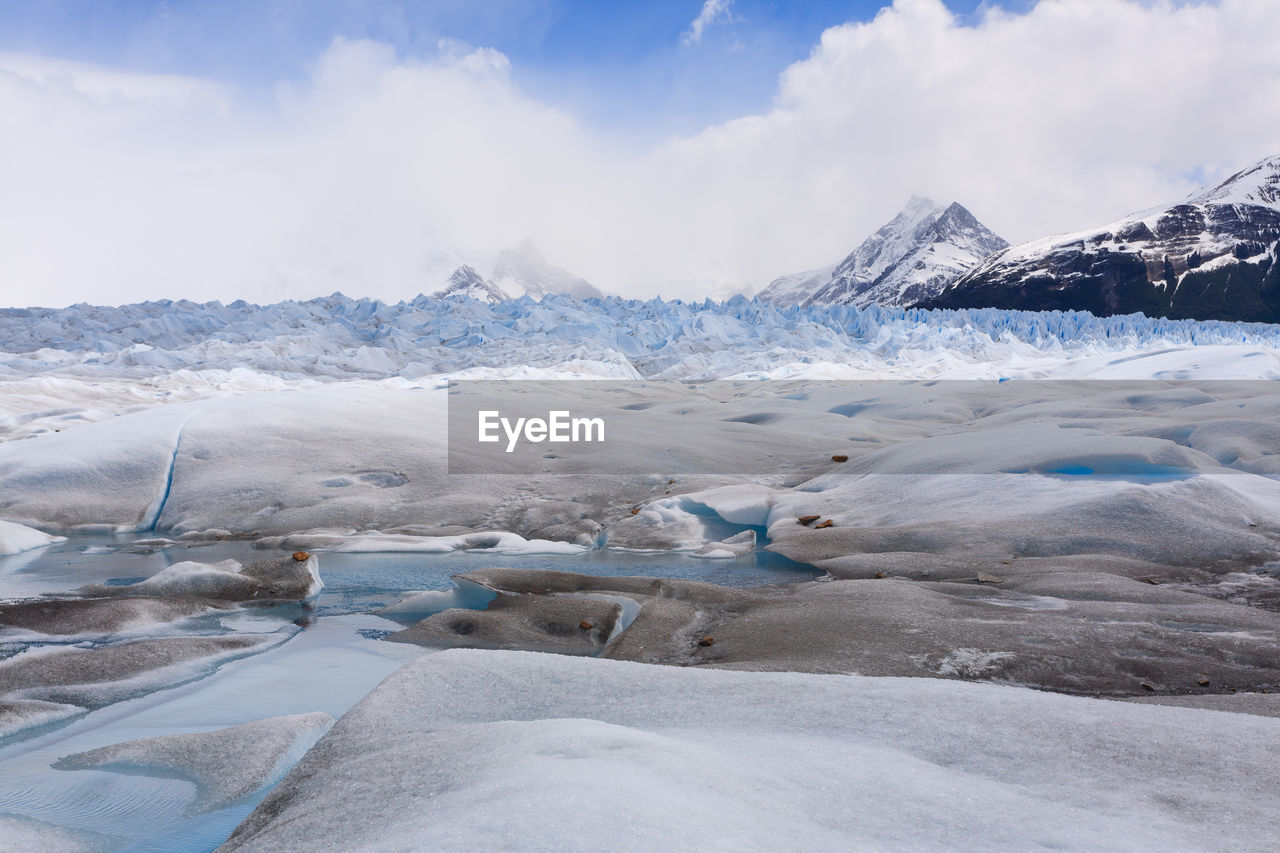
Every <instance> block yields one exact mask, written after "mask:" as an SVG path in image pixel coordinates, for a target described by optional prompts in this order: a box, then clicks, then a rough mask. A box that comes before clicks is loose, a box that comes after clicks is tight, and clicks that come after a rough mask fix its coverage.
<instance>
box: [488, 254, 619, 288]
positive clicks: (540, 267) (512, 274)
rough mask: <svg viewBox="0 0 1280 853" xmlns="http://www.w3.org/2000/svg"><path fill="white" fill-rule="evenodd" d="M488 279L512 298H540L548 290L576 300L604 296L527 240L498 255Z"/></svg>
mask: <svg viewBox="0 0 1280 853" xmlns="http://www.w3.org/2000/svg"><path fill="white" fill-rule="evenodd" d="M491 278H492V280H493V283H494V284H495V285H497V286H498V287H499V288H501V289H502V290H503V292H505V293H508V294H510V295H511V296H512V297H520V296H530V297H533V298H534V299H541V298H542V297H544V296H546V295H547V294H548V293H563V294H566V295H568V296H573V297H576V298H578V299H604V296H605V295H604V293H602V292H601V291H600V290H599V289H598V288H596V287H595V286H594V285H592V284H591V283H590V282H589V281H587V280H586V279H583V278H579V277H578V276H576V275H574V274H573V273H571V272H569V271H568V270H564V269H561V268H560V267H556V266H552V265H551V264H549V263H547V261H546V260H545V259H544V258H543V257H542V253H541V252H539V251H538V249H537V247H536V246H534V245H533V243H531V242H529V241H528V240H526V241H524V242H523V243H521V244H520V245H519V246H518V247H517V248H515V249H507V250H506V251H504V252H502V253H500V254H499V255H498V261H497V263H496V264H495V265H494V268H493V275H492V276H491Z"/></svg>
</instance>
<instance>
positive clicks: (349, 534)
mask: <svg viewBox="0 0 1280 853" xmlns="http://www.w3.org/2000/svg"><path fill="white" fill-rule="evenodd" d="M255 545H257V546H260V547H263V548H309V549H311V550H315V551H338V552H341V553H345V554H374V553H396V552H403V553H416V554H449V553H452V552H454V551H483V552H484V553H486V554H529V555H533V554H581V553H583V552H584V551H586V550H588V549H587V547H586V546H585V545H578V544H576V543H573V542H553V541H551V540H548V539H532V540H530V539H525V538H524V537H523V536H520V535H519V534H516V533H509V532H507V531H505V530H489V531H483V532H479V533H467V534H460V535H454V536H429V535H418V534H404V533H382V532H380V531H377V530H365V531H361V532H356V531H354V530H312V531H302V532H299V533H291V534H289V535H287V536H264V537H262V539H260V540H259V541H258V542H256V543H255Z"/></svg>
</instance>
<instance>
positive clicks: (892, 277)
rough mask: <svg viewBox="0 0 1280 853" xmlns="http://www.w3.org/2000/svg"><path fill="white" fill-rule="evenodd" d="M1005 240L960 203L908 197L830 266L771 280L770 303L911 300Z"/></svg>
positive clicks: (764, 295) (935, 289)
mask: <svg viewBox="0 0 1280 853" xmlns="http://www.w3.org/2000/svg"><path fill="white" fill-rule="evenodd" d="M1008 245H1009V244H1008V243H1007V242H1005V240H1004V239H1003V238H1001V237H1000V236H999V235H997V234H995V233H994V232H993V231H991V230H990V229H989V228H987V227H986V226H985V225H983V224H982V223H981V222H979V221H978V220H977V218H976V217H974V215H973V214H972V213H970V212H969V211H968V210H966V209H965V208H964V207H963V206H962V205H960V204H959V203H956V202H953V203H952V204H950V205H949V206H947V207H946V208H942V207H940V206H938V205H937V204H935V203H934V202H933V201H932V200H931V199H928V198H923V197H921V196H912V198H911V200H910V201H909V202H907V206H906V207H904V208H903V209H902V211H901V212H900V213H899V214H898V215H897V216H895V217H894V218H893V219H892V220H890V221H889V222H888V223H887V224H886V225H884V226H883V227H882V228H880V230H878V231H876V233H874V234H872V235H871V236H870V237H868V238H867V239H866V240H864V241H863V242H862V244H861V245H859V246H858V248H856V249H854V250H853V252H852V253H850V254H849V255H848V257H846V258H845V259H844V260H843V261H841V262H840V263H839V264H836V265H835V266H834V267H824V268H820V269H816V270H810V271H809V272H804V273H795V274H792V275H787V276H782V277H781V278H778V279H775V280H774V281H773V282H772V283H771V284H770V285H769V286H768V287H766V288H765V289H764V290H763V291H762V292H761V293H760V294H759V297H758V298H759V299H761V300H763V301H765V302H772V303H775V304H787V303H792V302H798V303H800V304H802V305H833V304H834V305H857V306H860V307H861V306H866V305H873V304H874V305H899V306H911V305H915V304H916V303H918V302H921V301H922V300H925V299H928V298H930V297H933V296H935V295H937V294H938V293H939V292H940V291H941V290H942V288H943V287H945V286H946V285H947V284H949V283H950V282H952V281H954V280H955V279H956V278H958V277H959V276H960V275H961V274H963V273H965V272H967V271H968V270H969V269H971V268H972V267H974V266H975V265H976V264H978V263H979V262H980V261H981V260H982V259H983V258H985V257H987V256H989V255H991V254H992V253H993V252H998V251H999V250H1001V249H1003V248H1005V247H1006V246H1008Z"/></svg>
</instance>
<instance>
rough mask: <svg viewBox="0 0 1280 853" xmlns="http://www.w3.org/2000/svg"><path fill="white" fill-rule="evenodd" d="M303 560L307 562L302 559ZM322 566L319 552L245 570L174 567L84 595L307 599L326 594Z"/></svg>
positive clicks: (233, 564) (235, 565)
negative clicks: (318, 558) (320, 566)
mask: <svg viewBox="0 0 1280 853" xmlns="http://www.w3.org/2000/svg"><path fill="white" fill-rule="evenodd" d="M298 557H302V559H298ZM323 588H324V581H322V580H321V579H320V568H319V562H318V560H317V559H316V557H315V555H314V554H306V553H305V552H298V553H297V554H296V555H295V556H293V557H279V558H276V559H272V560H262V561H260V562H256V563H251V564H249V565H248V566H242V565H241V564H240V563H239V562H237V561H235V560H223V561H221V562H218V563H197V562H193V561H191V560H185V561H183V562H180V563H174V564H173V565H171V566H168V567H166V568H164V569H161V570H160V571H159V572H157V573H156V574H154V575H152V576H151V577H149V578H147V579H146V580H143V581H138V582H137V583H133V584H128V585H125V586H107V585H96V584H95V585H92V586H86V587H81V589H80V592H81V593H82V594H84V595H97V596H135V595H140V596H161V597H174V596H185V597H192V598H200V599H209V600H220V601H306V600H308V599H311V598H314V597H315V596H317V595H319V594H320V590H321V589H323Z"/></svg>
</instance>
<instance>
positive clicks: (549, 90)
mask: <svg viewBox="0 0 1280 853" xmlns="http://www.w3.org/2000/svg"><path fill="white" fill-rule="evenodd" d="M1275 32H1280V3H1276V2H1274V0H1217V2H1213V1H1212V0H1203V2H1200V0H1182V2H1173V0H1040V2H1034V0H1002V2H998V3H996V2H990V0H983V1H982V2H980V0H950V2H946V3H944V2H942V0H896V2H893V3H892V4H891V5H887V6H882V4H881V3H879V2H866V1H865V0H846V2H791V1H790V0H775V1H774V2H769V0H654V2H621V0H619V2H609V3H601V2H587V0H489V2H472V1H471V0H435V2H414V3H407V2H404V3H397V2H373V0H256V2H254V1H253V0H224V1H223V2H210V0H199V2H197V0H186V2H181V0H169V2H162V1H161V0H119V2H102V1H101V0H98V1H97V2H93V0H43V2H39V3H30V2H23V0H0V305H10V306H21V305H30V304H43V305H52V306H59V305H66V304H70V303H73V302H79V301H88V302H92V303H98V304H119V303H124V302H131V301H139V300H143V299H158V298H173V299H177V298H190V299H196V300H207V299H215V298H216V299H221V300H223V301H229V300H232V299H236V298H245V299H249V300H251V301H256V302H270V301H275V300H278V299H282V298H308V297H312V296H318V295H323V294H327V293H331V292H333V291H335V290H341V291H342V292H344V293H347V294H349V295H353V296H369V297H378V298H382V299H391V300H394V299H401V298H409V297H412V296H413V295H415V294H417V293H419V292H430V291H432V290H434V289H436V288H437V287H439V286H440V285H441V283H442V281H443V279H444V278H445V277H446V276H447V275H448V273H449V272H450V271H451V270H452V269H453V268H454V267H455V266H456V265H457V264H459V263H463V262H466V263H471V264H472V265H474V266H476V267H477V269H479V270H480V271H481V272H482V273H487V272H488V271H489V268H490V267H491V266H492V264H493V261H494V257H495V255H496V253H497V252H498V251H500V250H502V249H504V248H509V247H513V246H516V245H518V244H520V243H521V242H522V241H524V240H526V239H528V240H532V241H533V242H534V243H535V244H536V245H537V246H538V247H539V248H540V249H541V251H542V254H543V255H544V256H546V257H547V259H548V260H549V261H551V262H552V263H554V264H557V265H559V266H562V267H565V268H568V269H570V270H572V271H574V272H576V273H578V274H579V275H582V276H584V277H585V278H587V279H589V280H591V281H592V282H593V283H595V284H597V285H598V286H600V287H602V288H605V289H607V290H610V291H612V292H615V293H619V294H621V295H625V296H636V297H647V296H652V295H655V294H659V293H661V294H662V295H663V296H666V297H689V298H700V297H702V296H705V295H713V296H720V295H726V294H728V293H731V292H733V291H735V290H740V289H741V290H746V291H748V292H750V291H752V290H754V289H758V288H759V287H760V286H762V285H764V284H766V283H767V282H768V281H769V280H771V279H772V278H773V277H775V276H777V275H781V274H784V273H789V272H795V271H798V270H802V269H808V268H813V267H818V266H822V265H825V264H830V263H832V262H834V261H836V260H838V259H840V258H841V257H843V256H844V255H845V254H847V253H848V252H849V251H851V250H852V249H853V248H854V247H855V246H856V245H857V243H858V242H860V241H861V240H862V239H863V238H864V237H865V236H866V235H867V234H869V233H870V232H872V231H874V230H875V228H877V227H879V225H881V224H883V223H884V222H885V221H887V220H888V219H890V218H891V217H892V216H893V215H894V213H895V212H896V211H897V210H898V209H900V208H901V207H902V205H903V204H905V202H906V201H907V199H908V198H909V197H910V196H911V195H913V194H919V195H926V196H929V197H931V198H934V199H935V200H936V201H938V202H940V203H942V204H946V203H949V202H951V201H959V202H961V203H962V204H964V205H965V206H966V207H968V208H969V209H970V210H971V211H972V212H973V213H974V214H975V215H977V216H978V218H979V219H981V220H982V221H983V222H985V223H986V224H987V225H988V226H990V227H991V228H993V229H994V230H995V231H997V232H998V233H1000V234H1001V235H1002V236H1004V237H1006V238H1007V239H1009V240H1012V241H1019V240H1026V239H1034V238H1036V237H1040V236H1043V235H1045V234H1050V233H1057V232H1062V231H1070V230H1078V229H1081V228H1086V227H1090V226H1094V225H1102V224H1105V223H1106V222H1108V221H1111V220H1114V219H1116V218H1118V217H1120V216H1121V215H1123V214H1125V213H1127V212H1129V211H1132V210H1139V209H1144V208H1148V207H1151V206H1153V205H1156V204H1161V203H1166V202H1171V201H1175V200H1177V199H1178V198H1180V197H1182V196H1184V195H1186V194H1187V193H1188V192H1190V191H1192V190H1194V189H1195V188H1196V187H1197V186H1199V185H1200V184H1202V183H1205V182H1210V181H1214V180H1217V179H1220V178H1222V177H1225V176H1226V175H1228V174H1230V173H1231V172H1234V171H1236V170H1238V169H1239V168H1242V167H1244V166H1246V165H1248V164H1249V163H1251V162H1254V161H1256V160H1258V159H1261V158H1262V157H1264V156H1268V155H1272V154H1277V153H1280V110H1277V109H1275V108H1274V106H1273V105H1276V104H1280V51H1276V50H1275V49H1274V36H1273V34H1274V33H1275Z"/></svg>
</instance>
